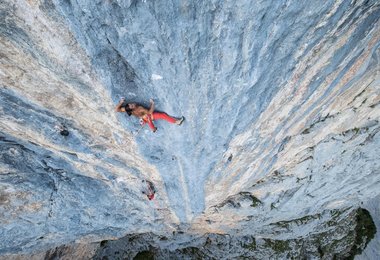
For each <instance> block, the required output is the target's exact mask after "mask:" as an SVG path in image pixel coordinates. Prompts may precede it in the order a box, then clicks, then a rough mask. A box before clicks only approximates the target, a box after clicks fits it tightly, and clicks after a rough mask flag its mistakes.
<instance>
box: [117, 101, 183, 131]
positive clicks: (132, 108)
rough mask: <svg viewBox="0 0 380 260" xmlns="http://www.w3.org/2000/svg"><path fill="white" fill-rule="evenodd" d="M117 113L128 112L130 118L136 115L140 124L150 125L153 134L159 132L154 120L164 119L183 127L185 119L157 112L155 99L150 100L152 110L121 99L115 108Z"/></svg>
mask: <svg viewBox="0 0 380 260" xmlns="http://www.w3.org/2000/svg"><path fill="white" fill-rule="evenodd" d="M115 111H116V112H126V113H127V114H128V115H129V116H131V115H134V116H135V117H138V118H140V123H141V124H142V125H143V124H148V125H149V127H150V129H152V131H153V132H156V131H157V127H156V126H155V125H154V124H153V121H154V120H160V119H162V120H165V121H167V122H169V123H172V124H177V125H181V124H182V122H183V120H184V119H185V118H184V117H181V118H179V119H177V118H174V117H171V116H169V115H168V114H166V113H164V112H155V111H154V101H153V99H150V108H149V109H147V108H145V107H143V106H141V105H138V104H137V103H127V102H125V99H124V98H121V100H120V102H119V104H117V106H116V107H115Z"/></svg>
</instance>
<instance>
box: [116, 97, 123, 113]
mask: <svg viewBox="0 0 380 260" xmlns="http://www.w3.org/2000/svg"><path fill="white" fill-rule="evenodd" d="M123 102H124V98H122V99H120V102H119V104H117V105H116V107H115V111H116V112H124V111H122V110H121V106H122V105H123Z"/></svg>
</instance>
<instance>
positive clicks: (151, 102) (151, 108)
mask: <svg viewBox="0 0 380 260" xmlns="http://www.w3.org/2000/svg"><path fill="white" fill-rule="evenodd" d="M153 112H154V101H153V99H150V108H149V114H153Z"/></svg>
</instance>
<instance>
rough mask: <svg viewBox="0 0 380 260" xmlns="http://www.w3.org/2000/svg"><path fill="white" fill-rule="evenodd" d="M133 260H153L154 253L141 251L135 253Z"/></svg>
mask: <svg viewBox="0 0 380 260" xmlns="http://www.w3.org/2000/svg"><path fill="white" fill-rule="evenodd" d="M133 260H154V253H153V252H151V251H142V252H139V253H137V255H136V256H135V257H134V258H133Z"/></svg>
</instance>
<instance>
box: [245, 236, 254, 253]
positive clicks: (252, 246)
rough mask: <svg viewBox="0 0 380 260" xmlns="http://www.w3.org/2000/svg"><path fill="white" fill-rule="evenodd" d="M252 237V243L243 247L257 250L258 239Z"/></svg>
mask: <svg viewBox="0 0 380 260" xmlns="http://www.w3.org/2000/svg"><path fill="white" fill-rule="evenodd" d="M252 239H253V241H252V243H249V244H245V245H242V247H243V248H245V249H248V250H251V251H253V250H256V239H255V238H254V237H252Z"/></svg>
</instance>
